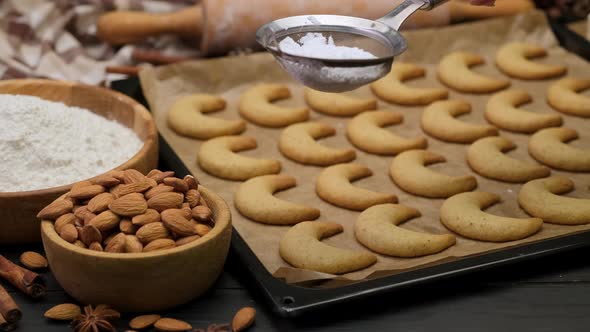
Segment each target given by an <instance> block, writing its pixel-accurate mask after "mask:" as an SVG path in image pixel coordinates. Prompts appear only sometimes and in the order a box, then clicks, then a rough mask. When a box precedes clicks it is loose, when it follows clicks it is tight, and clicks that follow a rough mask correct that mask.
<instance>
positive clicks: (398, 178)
mask: <svg viewBox="0 0 590 332" xmlns="http://www.w3.org/2000/svg"><path fill="white" fill-rule="evenodd" d="M444 161H446V159H445V157H443V156H441V155H439V154H436V153H434V152H430V151H425V150H410V151H406V152H402V153H400V154H399V155H398V156H397V157H395V158H394V159H393V161H392V162H391V167H390V169H389V174H390V176H391V178H392V179H393V182H395V184H397V185H398V186H399V187H400V188H402V189H403V190H405V191H407V192H409V193H412V194H414V195H418V196H424V197H430V198H446V197H450V196H453V195H455V194H457V193H461V192H464V191H471V190H473V189H475V187H477V180H476V179H475V177H474V176H471V175H463V176H449V175H446V174H442V173H439V172H435V171H433V170H430V169H428V168H427V167H426V166H427V165H430V164H434V163H440V162H444Z"/></svg>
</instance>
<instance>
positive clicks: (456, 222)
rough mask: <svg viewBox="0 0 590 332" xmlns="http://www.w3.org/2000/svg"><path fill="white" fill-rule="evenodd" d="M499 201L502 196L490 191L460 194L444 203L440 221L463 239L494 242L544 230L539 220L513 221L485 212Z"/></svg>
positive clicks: (513, 219)
mask: <svg viewBox="0 0 590 332" xmlns="http://www.w3.org/2000/svg"><path fill="white" fill-rule="evenodd" d="M499 201H500V196H499V195H497V194H494V193H489V192H482V191H476V192H469V193H461V194H457V195H455V196H453V197H450V198H448V199H447V200H445V201H444V203H443V204H442V206H441V208H440V221H441V222H442V223H443V224H444V225H445V226H446V227H447V228H448V229H450V230H451V231H453V232H455V233H457V234H459V235H461V236H464V237H466V238H469V239H473V240H479V241H490V242H506V241H514V240H520V239H524V238H526V237H529V236H531V235H533V234H535V233H537V232H538V231H539V230H541V227H543V220H542V219H539V218H509V217H501V216H497V215H493V214H489V213H486V212H483V211H482V209H486V208H488V207H490V206H492V205H494V204H496V203H498V202H499Z"/></svg>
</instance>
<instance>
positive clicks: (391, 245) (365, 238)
mask: <svg viewBox="0 0 590 332" xmlns="http://www.w3.org/2000/svg"><path fill="white" fill-rule="evenodd" d="M417 217H420V211H418V210H416V209H414V208H411V207H407V206H404V205H398V204H381V205H375V206H372V207H370V208H368V209H367V210H365V211H363V212H362V213H361V214H360V215H359V216H358V218H357V219H356V223H355V224H354V235H355V237H356V239H357V241H359V242H360V243H362V244H363V245H364V246H365V247H367V248H369V249H371V250H373V251H375V252H378V253H380V254H383V255H388V256H395V257H408V258H411V257H419V256H426V255H431V254H436V253H437V252H441V251H443V250H445V249H447V248H448V247H450V246H452V245H454V244H455V236H454V235H452V234H428V233H422V232H416V231H411V230H408V229H403V228H401V227H398V225H399V224H401V223H403V222H404V221H407V220H410V219H412V218H417Z"/></svg>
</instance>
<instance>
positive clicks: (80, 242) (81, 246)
mask: <svg viewBox="0 0 590 332" xmlns="http://www.w3.org/2000/svg"><path fill="white" fill-rule="evenodd" d="M74 245H75V246H76V247H80V248H84V249H86V245H85V244H84V242H82V241H80V240H76V242H74Z"/></svg>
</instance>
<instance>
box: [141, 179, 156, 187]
mask: <svg viewBox="0 0 590 332" xmlns="http://www.w3.org/2000/svg"><path fill="white" fill-rule="evenodd" d="M144 181H146V182H147V183H149V184H150V188H154V187H157V186H158V182H156V180H154V179H150V178H145V179H144Z"/></svg>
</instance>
